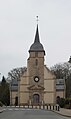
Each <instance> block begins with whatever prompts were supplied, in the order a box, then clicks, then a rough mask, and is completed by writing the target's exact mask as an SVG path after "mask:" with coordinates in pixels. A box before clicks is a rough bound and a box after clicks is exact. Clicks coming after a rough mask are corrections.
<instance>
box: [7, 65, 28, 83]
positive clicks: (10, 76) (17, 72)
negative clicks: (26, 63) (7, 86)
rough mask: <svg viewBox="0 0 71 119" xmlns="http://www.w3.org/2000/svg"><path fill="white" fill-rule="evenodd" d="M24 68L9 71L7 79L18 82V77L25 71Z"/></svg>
mask: <svg viewBox="0 0 71 119" xmlns="http://www.w3.org/2000/svg"><path fill="white" fill-rule="evenodd" d="M26 69H27V68H26V67H24V68H23V67H21V68H15V69H13V70H11V71H10V72H9V73H8V79H9V80H11V81H12V80H20V77H21V76H22V75H23V73H24V72H25V71H26Z"/></svg>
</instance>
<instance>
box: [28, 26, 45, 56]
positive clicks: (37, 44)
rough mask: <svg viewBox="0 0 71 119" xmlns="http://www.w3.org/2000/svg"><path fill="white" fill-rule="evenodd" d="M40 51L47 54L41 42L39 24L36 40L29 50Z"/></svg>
mask: <svg viewBox="0 0 71 119" xmlns="http://www.w3.org/2000/svg"><path fill="white" fill-rule="evenodd" d="M39 51H40V52H44V54H45V51H44V48H43V45H42V44H41V43H40V39H39V32H38V25H37V29H36V35H35V40H34V43H33V44H32V45H31V47H30V50H29V52H39Z"/></svg>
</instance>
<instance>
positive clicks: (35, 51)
mask: <svg viewBox="0 0 71 119" xmlns="http://www.w3.org/2000/svg"><path fill="white" fill-rule="evenodd" d="M44 55H45V51H44V48H43V45H42V44H41V43H40V39H39V31H38V24H37V28H36V34H35V39H34V43H33V44H32V45H31V47H30V49H29V58H28V74H29V87H28V89H29V100H30V102H31V103H32V104H35V105H37V104H42V103H43V101H44Z"/></svg>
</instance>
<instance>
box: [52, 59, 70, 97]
mask: <svg viewBox="0 0 71 119" xmlns="http://www.w3.org/2000/svg"><path fill="white" fill-rule="evenodd" d="M51 71H52V72H53V73H54V74H55V75H56V78H57V79H60V78H61V79H65V84H66V97H71V63H70V60H69V62H66V63H59V64H56V65H54V66H53V67H51Z"/></svg>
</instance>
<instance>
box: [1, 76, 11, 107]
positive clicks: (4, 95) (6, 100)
mask: <svg viewBox="0 0 71 119" xmlns="http://www.w3.org/2000/svg"><path fill="white" fill-rule="evenodd" d="M0 101H1V102H2V103H3V104H4V105H9V104H10V91H9V84H8V83H7V82H6V79H5V77H4V76H3V77H2V81H1V85H0Z"/></svg>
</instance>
